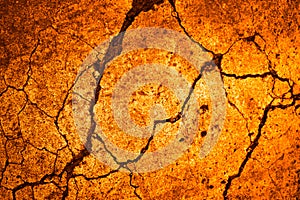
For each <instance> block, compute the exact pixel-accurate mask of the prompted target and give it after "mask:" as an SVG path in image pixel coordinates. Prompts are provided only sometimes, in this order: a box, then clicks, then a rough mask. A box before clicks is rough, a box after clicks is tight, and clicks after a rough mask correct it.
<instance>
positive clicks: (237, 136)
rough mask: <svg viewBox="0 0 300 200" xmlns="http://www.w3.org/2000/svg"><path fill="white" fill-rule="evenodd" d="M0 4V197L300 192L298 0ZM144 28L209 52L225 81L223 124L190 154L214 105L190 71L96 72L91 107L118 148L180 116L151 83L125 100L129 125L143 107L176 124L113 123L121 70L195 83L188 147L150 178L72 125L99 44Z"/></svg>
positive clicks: (163, 55) (173, 60)
mask: <svg viewBox="0 0 300 200" xmlns="http://www.w3.org/2000/svg"><path fill="white" fill-rule="evenodd" d="M0 4H1V6H0V16H1V17H0V19H1V21H0V26H1V29H0V30H1V32H0V52H1V53H0V56H1V57H0V199H299V198H300V186H299V185H300V159H299V158H300V157H299V155H300V67H299V66H300V58H299V55H300V54H299V53H300V43H299V42H300V29H299V28H300V26H299V24H300V16H299V10H300V4H299V1H289V0H288V1H283V0H280V1H275V0H272V1H254V0H248V1H233V0H227V1H213V0H206V1H203V0H200V1H199V0H189V1H183V0H176V1H174V0H169V1H167V0H165V1H164V0H149V1H143V0H133V1H125V0H121V1H108V0H101V1H77V0H74V1H24V0H20V1H2V2H1V3H0ZM144 27H161V28H166V29H172V30H175V31H178V32H180V33H182V34H184V35H187V36H189V37H192V38H193V41H194V42H195V43H197V44H198V45H200V46H203V47H204V48H205V49H206V50H207V51H208V52H209V54H210V56H211V57H212V58H213V59H214V61H215V63H216V65H217V67H218V70H219V71H220V74H221V77H222V80H223V82H224V89H225V92H226V97H227V101H226V116H225V123H224V127H223V129H222V132H221V135H220V137H219V139H218V142H217V144H216V146H215V147H214V148H213V149H212V151H211V152H210V153H209V154H208V156H207V157H205V158H204V159H200V158H199V156H198V155H199V151H200V147H201V145H202V144H203V142H204V141H205V138H206V137H207V131H208V129H209V123H210V120H209V119H210V118H211V116H212V103H211V101H210V98H209V91H208V88H207V86H206V84H205V82H204V81H203V79H201V78H200V80H198V77H199V73H198V72H197V70H196V69H195V68H194V67H193V66H192V65H191V64H190V63H189V62H188V61H187V60H185V59H183V58H182V57H180V56H179V55H176V54H173V53H170V52H167V51H164V50H157V49H144V50H136V51H133V52H130V53H128V54H125V55H123V56H120V57H118V58H116V59H115V60H113V61H112V62H111V63H110V64H109V67H108V68H107V69H106V70H105V71H104V74H103V77H102V79H101V82H100V86H101V88H100V89H101V90H99V91H98V92H99V93H98V95H99V96H98V97H97V98H98V102H97V104H96V106H95V110H94V111H95V113H96V114H97V116H98V117H97V120H96V121H97V123H99V124H100V125H101V128H102V129H103V131H104V132H105V134H106V135H107V138H108V139H109V140H110V141H113V142H114V143H115V144H116V145H117V146H118V147H120V148H123V149H126V150H128V151H132V152H137V153H139V152H143V151H145V153H148V152H155V151H157V150H159V149H161V148H163V147H164V146H165V145H167V144H168V143H169V141H171V140H173V139H174V138H175V137H176V131H177V130H178V129H179V126H180V123H181V121H182V119H181V118H180V117H181V116H180V115H178V113H180V111H181V105H180V102H179V100H178V99H177V98H176V95H174V93H172V91H171V90H169V89H168V88H167V87H164V86H160V85H157V84H149V85H145V86H142V87H140V88H138V89H137V90H136V91H135V92H134V93H133V94H132V95H131V98H130V103H129V106H128V107H129V113H130V117H131V118H132V120H133V121H134V122H135V123H136V124H137V125H139V126H146V125H149V123H150V118H151V112H149V110H151V107H152V106H153V105H154V104H162V105H163V106H164V107H165V115H166V118H167V119H169V122H172V123H166V124H165V126H164V127H163V128H162V129H161V131H160V132H159V133H158V134H156V135H155V136H154V137H153V138H151V139H149V138H142V139H139V138H135V137H133V136H130V135H127V134H126V133H124V132H123V131H122V129H120V128H118V125H117V124H116V122H115V121H114V116H113V108H112V107H111V106H110V104H111V98H112V93H113V88H114V86H115V84H116V83H117V82H118V81H119V80H120V79H121V77H122V76H123V75H124V74H125V73H126V72H127V71H129V70H131V69H133V68H134V67H135V66H138V65H141V64H145V63H160V64H163V65H166V66H169V67H170V68H172V69H174V70H176V71H178V72H180V73H181V74H182V76H183V77H184V78H185V79H186V80H187V81H188V82H189V83H190V84H193V83H194V84H195V85H194V86H195V87H194V89H193V93H195V94H197V95H198V96H199V97H200V98H199V99H198V100H197V101H198V104H199V108H200V110H199V119H198V120H199V125H198V128H197V133H196V134H195V137H194V140H193V143H192V144H191V146H190V147H189V148H188V149H187V151H185V152H184V153H183V154H182V156H181V157H179V158H178V159H177V160H175V161H174V162H173V163H171V164H169V165H167V166H165V167H163V168H161V169H159V170H156V171H153V172H145V173H133V172H131V171H130V170H128V168H127V171H126V165H122V164H120V163H116V166H119V167H116V168H112V167H110V166H107V165H105V164H104V163H102V162H101V161H100V160H99V159H97V158H96V157H94V155H93V154H91V153H90V152H89V151H88V148H85V146H84V141H82V140H81V138H80V136H79V135H78V133H77V130H76V127H75V124H74V117H73V113H72V92H73V90H74V82H75V80H76V76H77V73H78V70H79V68H80V66H81V65H82V63H83V60H84V59H85V58H86V57H87V56H88V55H89V53H90V52H91V51H92V50H93V49H94V48H95V47H96V46H97V45H99V44H100V43H102V42H103V41H105V40H107V39H109V38H110V37H111V36H115V35H117V34H118V33H119V32H122V31H129V30H134V29H136V28H144ZM111 48H112V51H113V50H114V49H113V47H111ZM117 50H118V49H117ZM115 52H117V51H115ZM117 53H118V52H117ZM107 59H109V58H107ZM108 61H109V60H108ZM152 114H153V113H152ZM176 117H179V118H178V119H176ZM172 120H174V121H172ZM141 155H142V154H141ZM127 164H128V165H129V164H130V163H127ZM150 164H151V163H150ZM121 168H122V169H123V170H121ZM124 169H125V170H124Z"/></svg>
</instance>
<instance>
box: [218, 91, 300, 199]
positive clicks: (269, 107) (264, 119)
mask: <svg viewBox="0 0 300 200" xmlns="http://www.w3.org/2000/svg"><path fill="white" fill-rule="evenodd" d="M298 95H299V94H296V95H294V94H292V98H291V99H293V101H292V103H290V104H287V105H272V104H273V101H274V99H273V100H272V101H271V102H270V103H269V104H268V105H267V106H266V108H265V110H264V113H263V116H262V119H261V121H260V123H259V126H258V133H257V135H256V137H255V138H254V140H253V141H252V142H251V144H250V146H249V147H248V148H247V154H246V156H245V158H244V160H243V162H242V163H241V165H240V167H239V169H238V173H236V174H234V175H231V176H229V178H228V180H227V183H226V185H225V190H224V192H223V198H224V200H226V199H228V191H229V189H230V186H231V184H232V181H233V180H234V179H236V178H238V177H240V176H241V174H242V172H243V170H244V167H245V166H246V164H247V162H248V160H249V159H250V158H251V155H252V153H253V152H254V150H255V148H256V147H257V146H258V144H259V139H260V137H261V136H262V129H263V127H264V126H265V124H266V122H267V119H268V113H269V111H273V110H275V109H282V110H283V109H286V108H289V107H292V106H295V103H296V100H297V99H298Z"/></svg>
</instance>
